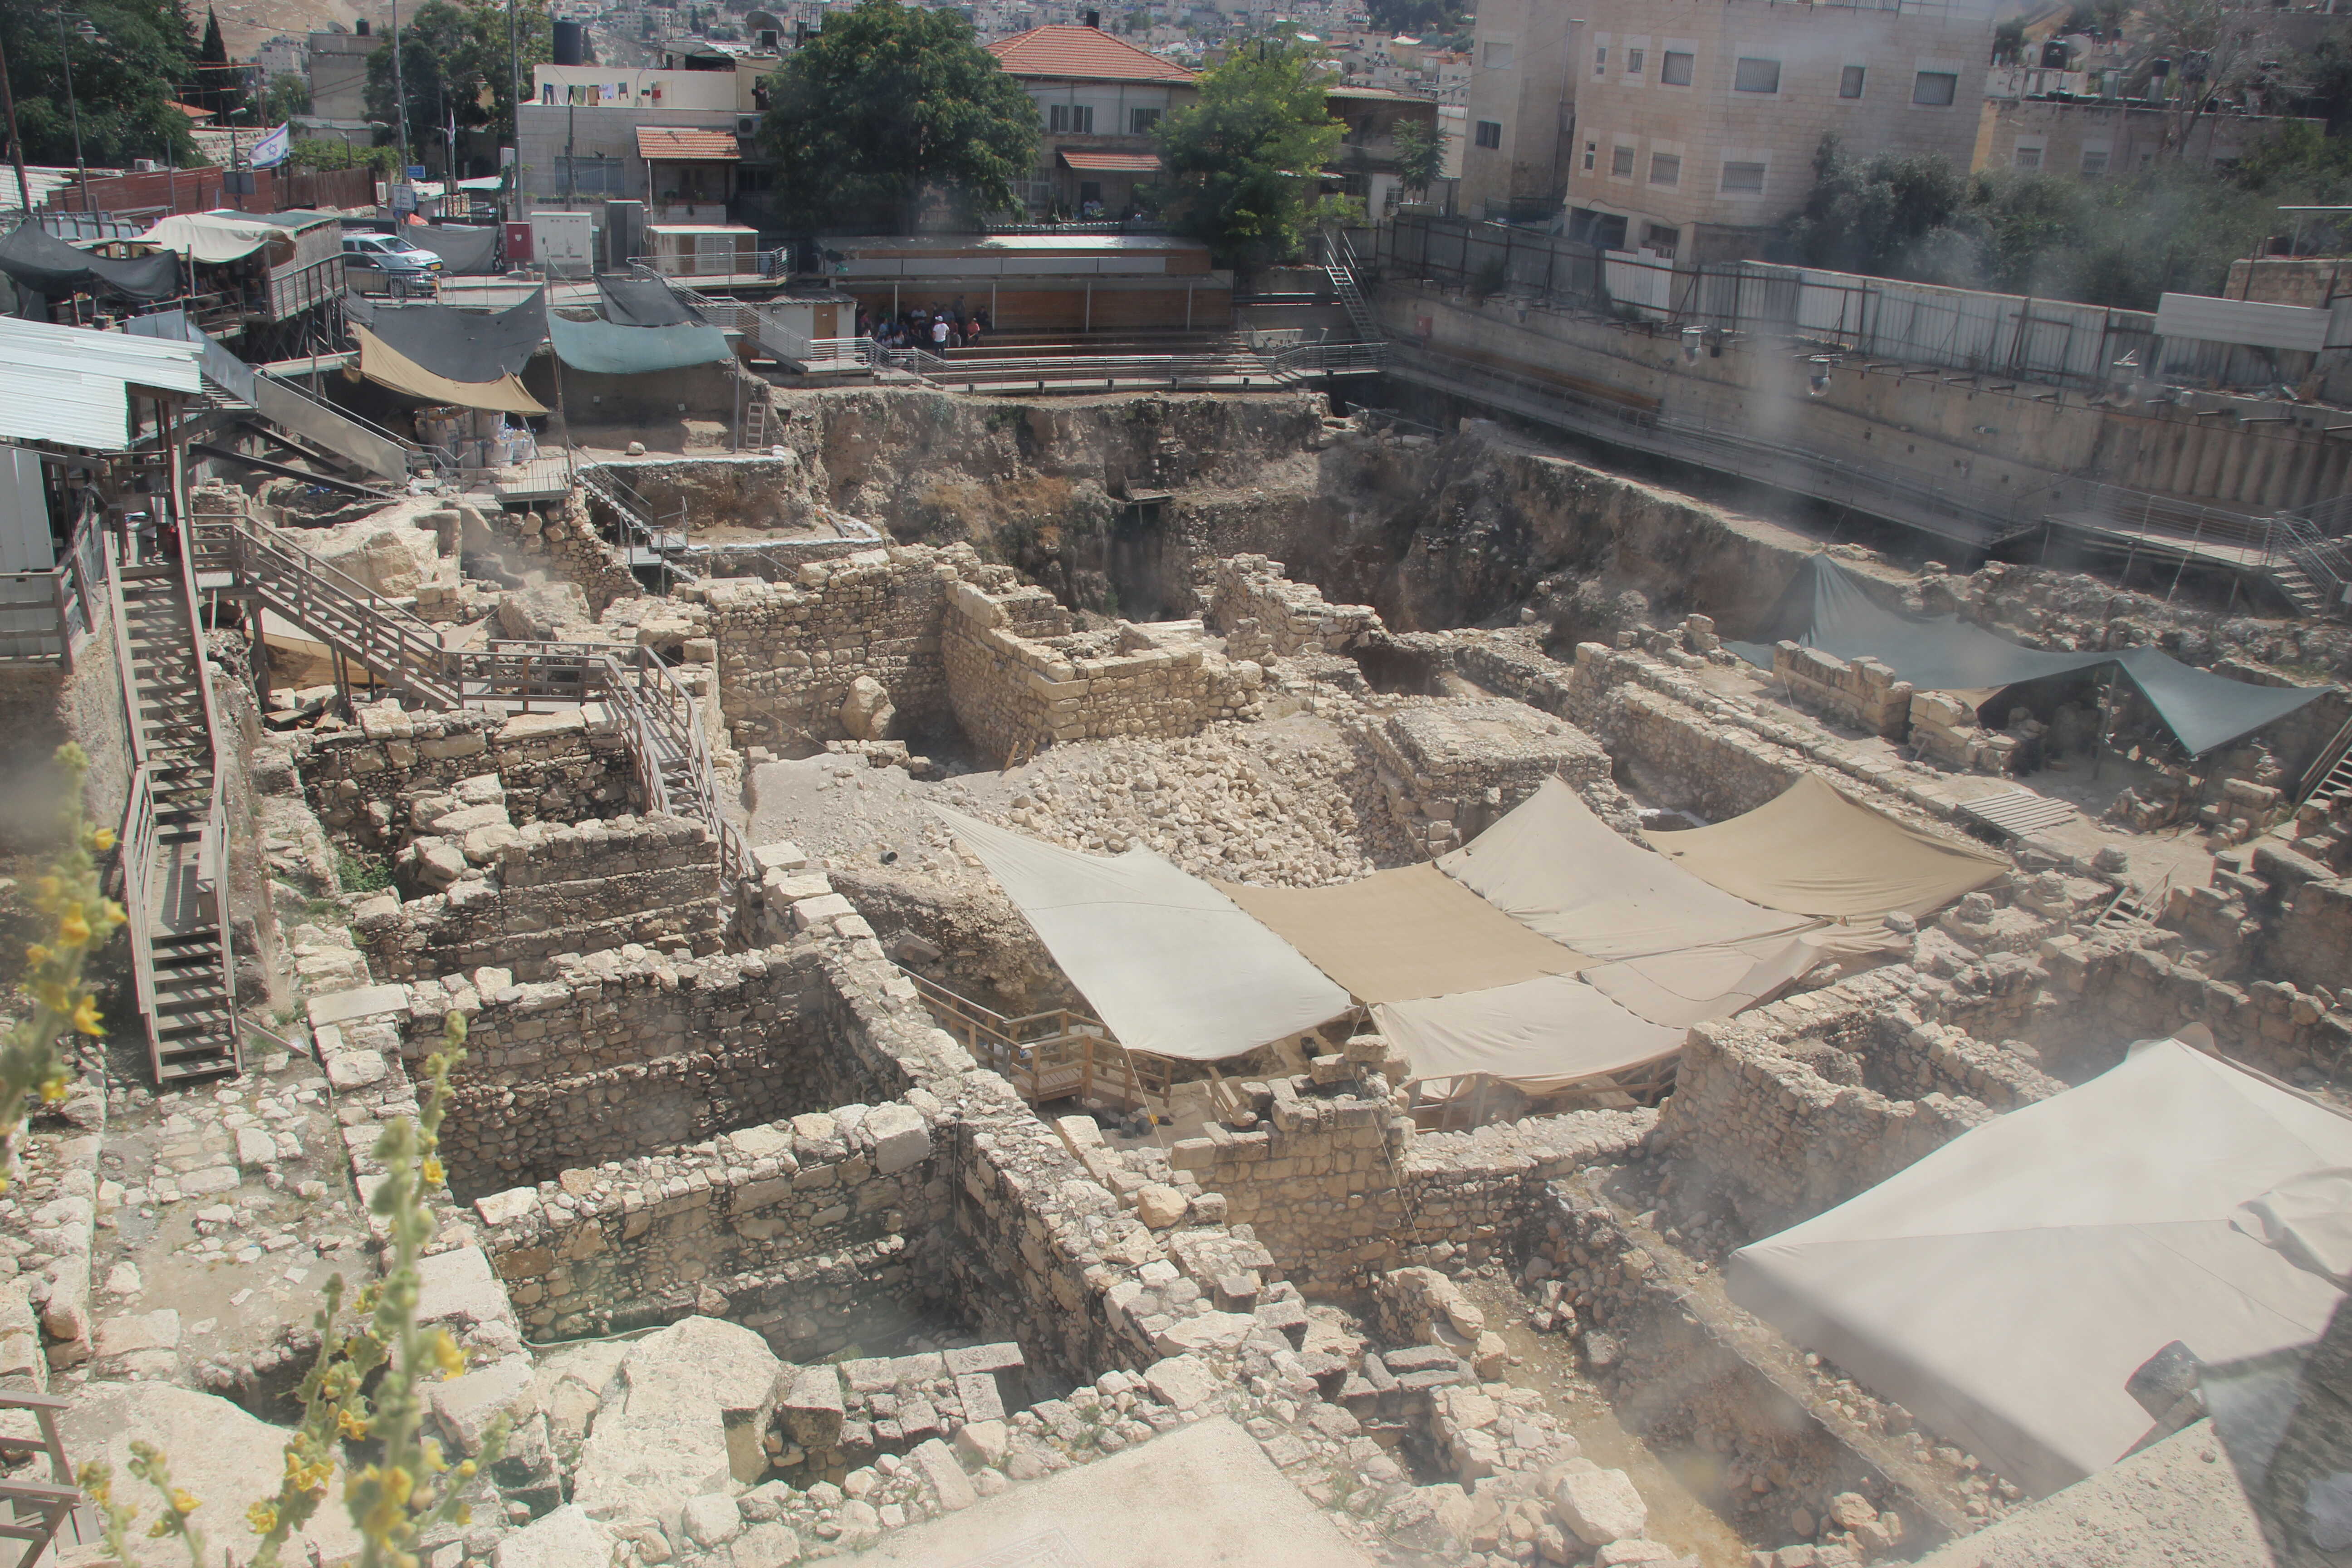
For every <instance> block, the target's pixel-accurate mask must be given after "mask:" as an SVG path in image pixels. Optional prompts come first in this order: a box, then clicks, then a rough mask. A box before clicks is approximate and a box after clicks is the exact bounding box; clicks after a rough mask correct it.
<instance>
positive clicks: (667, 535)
mask: <svg viewBox="0 0 2352 1568" xmlns="http://www.w3.org/2000/svg"><path fill="white" fill-rule="evenodd" d="M755 406H756V405H755ZM572 479H574V480H575V481H576V482H577V483H578V484H579V486H580V488H581V489H583V490H586V491H587V492H588V494H589V496H590V497H591V498H592V499H593V500H595V501H596V502H597V503H598V504H599V505H601V506H603V507H604V509H605V510H607V511H610V512H611V513H612V514H613V516H614V518H615V519H617V520H618V521H619V523H620V532H621V546H622V550H623V552H624V553H625V556H626V558H627V560H628V563H629V570H630V571H631V572H635V571H637V570H639V569H640V568H647V567H650V568H652V569H654V570H656V571H658V572H665V573H674V574H677V577H679V578H680V579H681V580H685V581H691V580H692V579H693V577H694V572H693V570H692V568H690V567H688V565H687V564H686V561H685V554H686V531H685V530H684V529H682V528H672V527H667V526H665V523H664V521H663V520H659V519H656V517H655V516H654V509H653V503H652V502H650V501H648V500H646V498H645V497H643V496H641V495H639V494H638V493H637V492H636V490H635V489H633V488H632V487H631V486H630V484H629V483H628V481H627V480H625V479H622V478H621V477H620V476H619V475H617V474H615V473H614V472H613V471H612V470H611V469H609V468H579V469H576V470H574V472H573V474H572ZM683 515H684V509H683V508H681V509H680V510H679V511H678V512H677V513H676V514H674V515H673V516H672V517H671V518H670V519H668V520H667V521H670V522H675V521H677V517H679V516H683Z"/></svg>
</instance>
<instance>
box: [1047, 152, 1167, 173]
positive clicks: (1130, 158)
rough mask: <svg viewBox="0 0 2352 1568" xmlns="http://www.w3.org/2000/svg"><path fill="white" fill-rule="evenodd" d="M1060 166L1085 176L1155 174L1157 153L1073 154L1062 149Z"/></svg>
mask: <svg viewBox="0 0 2352 1568" xmlns="http://www.w3.org/2000/svg"><path fill="white" fill-rule="evenodd" d="M1062 166H1063V167H1064V168H1066V169H1076V170H1077V171H1078V172H1079V173H1081V174H1158V173H1160V154H1159V153H1074V152H1072V151H1070V149H1068V148H1066V147H1065V148H1064V149H1062Z"/></svg>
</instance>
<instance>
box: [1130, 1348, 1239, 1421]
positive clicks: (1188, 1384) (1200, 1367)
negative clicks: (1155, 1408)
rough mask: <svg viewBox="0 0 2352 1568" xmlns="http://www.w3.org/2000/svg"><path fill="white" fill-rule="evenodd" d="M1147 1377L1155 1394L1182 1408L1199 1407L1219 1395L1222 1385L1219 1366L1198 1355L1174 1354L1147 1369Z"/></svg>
mask: <svg viewBox="0 0 2352 1568" xmlns="http://www.w3.org/2000/svg"><path fill="white" fill-rule="evenodd" d="M1143 1381H1144V1384H1146V1386H1148V1387H1149V1388H1150V1390H1151V1396H1152V1397H1153V1398H1154V1399H1157V1400H1159V1401H1160V1403H1161V1404H1162V1405H1171V1406H1173V1407H1174V1408H1176V1409H1178V1410H1198V1409H1200V1408H1202V1406H1203V1405H1207V1404H1208V1403H1209V1401H1211V1400H1212V1399H1214V1398H1215V1397H1216V1396H1217V1393H1218V1390H1219V1388H1220V1387H1221V1386H1222V1384H1221V1382H1220V1380H1219V1378H1218V1376H1217V1373H1216V1369H1215V1368H1214V1367H1213V1366H1212V1365H1210V1363H1207V1362H1205V1361H1203V1360H1202V1359H1201V1358H1200V1357H1199V1356H1196V1355H1190V1354H1186V1355H1172V1356H1170V1357H1168V1358H1167V1359H1165V1360H1163V1361H1156V1362H1153V1363H1151V1364H1150V1366H1149V1367H1146V1368H1145V1369H1144V1373H1143Z"/></svg>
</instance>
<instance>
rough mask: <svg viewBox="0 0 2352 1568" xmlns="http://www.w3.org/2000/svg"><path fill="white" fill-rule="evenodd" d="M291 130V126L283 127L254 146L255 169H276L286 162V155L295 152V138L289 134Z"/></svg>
mask: <svg viewBox="0 0 2352 1568" xmlns="http://www.w3.org/2000/svg"><path fill="white" fill-rule="evenodd" d="M290 129H291V126H290V125H281V126H279V127H278V129H277V130H275V131H273V132H270V133H269V134H268V135H267V136H264V137H263V138H262V139H261V140H260V141H258V142H255V143H254V144H253V166H254V167H255V168H257V169H274V168H276V167H278V164H280V163H284V162H286V154H287V153H289V152H291V151H293V146H294V143H293V138H292V137H290V136H289V135H288V134H287V132H289V130H290Z"/></svg>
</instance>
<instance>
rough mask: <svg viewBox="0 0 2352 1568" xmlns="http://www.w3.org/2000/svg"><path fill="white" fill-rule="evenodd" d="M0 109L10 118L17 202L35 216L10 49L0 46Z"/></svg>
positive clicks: (9, 132)
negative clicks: (18, 130)
mask: <svg viewBox="0 0 2352 1568" xmlns="http://www.w3.org/2000/svg"><path fill="white" fill-rule="evenodd" d="M0 110H5V111H6V114H7V118H8V152H9V154H10V155H11V156H12V157H13V158H15V159H16V202H17V205H19V206H21V207H23V208H24V211H25V216H26V218H27V219H29V218H31V217H32V216H33V183H32V181H30V180H28V179H26V177H25V139H24V138H23V137H22V136H19V135H17V134H16V91H15V89H12V88H10V87H9V85H8V50H7V49H6V47H5V46H0Z"/></svg>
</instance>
